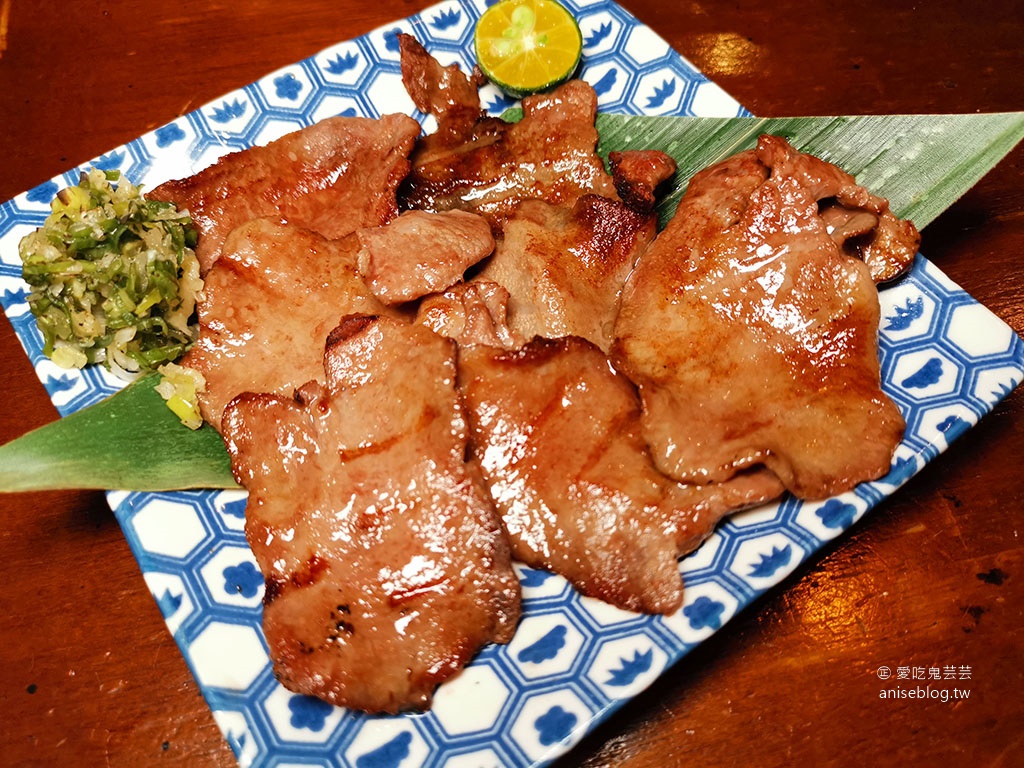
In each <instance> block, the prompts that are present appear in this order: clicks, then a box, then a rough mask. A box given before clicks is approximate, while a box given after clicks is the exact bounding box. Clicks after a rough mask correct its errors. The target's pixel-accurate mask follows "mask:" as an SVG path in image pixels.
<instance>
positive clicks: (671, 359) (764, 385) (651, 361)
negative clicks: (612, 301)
mask: <svg viewBox="0 0 1024 768" xmlns="http://www.w3.org/2000/svg"><path fill="white" fill-rule="evenodd" d="M780 142H782V140H781V139H776V138H773V137H762V139H761V141H760V142H759V146H758V149H757V151H756V152H755V151H750V152H745V153H741V154H739V155H736V156H734V157H732V158H730V159H728V160H726V161H724V162H723V163H721V164H718V165H716V166H713V167H711V168H708V169H705V170H704V171H702V172H701V173H699V174H697V175H696V176H695V177H694V178H693V180H692V181H691V182H690V186H689V188H688V190H687V193H686V195H685V196H684V197H683V199H682V201H681V202H680V205H679V208H678V211H677V213H676V214H675V216H674V218H673V219H672V221H671V222H670V223H669V225H668V226H667V227H666V229H665V231H664V232H662V233H661V235H659V237H658V238H657V240H656V241H655V243H654V244H653V245H652V246H651V248H650V249H648V250H647V252H646V253H645V254H644V255H643V256H642V257H641V259H640V262H639V263H638V265H637V267H636V269H635V270H634V272H633V274H632V275H631V276H630V279H629V281H628V282H627V285H626V288H625V289H624V291H623V298H622V306H621V311H620V314H619V317H618V319H617V322H616V326H615V342H614V345H613V350H612V357H613V359H614V361H615V363H616V365H617V366H618V367H619V369H620V370H622V371H623V372H624V373H625V374H626V375H627V376H629V378H630V379H631V380H633V381H634V382H635V383H636V384H637V385H638V386H639V389H640V393H641V396H642V400H643V408H644V435H645V437H646V439H647V441H648V443H649V444H650V446H651V449H652V452H653V455H654V458H655V462H656V464H657V465H658V467H659V468H660V469H661V470H662V471H663V472H665V473H666V474H668V475H670V476H672V477H674V478H676V479H678V480H680V481H683V482H696V483H706V482H709V481H722V480H725V479H727V478H729V477H731V476H733V474H735V473H736V472H737V471H739V470H742V469H746V468H749V467H752V466H757V465H766V466H767V467H768V468H770V469H771V470H772V471H773V472H775V474H777V475H778V476H779V477H780V478H781V479H782V481H783V482H784V483H785V485H786V487H787V488H788V489H789V490H790V491H792V492H793V493H794V494H796V495H797V496H800V497H803V498H823V497H826V496H830V495H834V494H837V493H840V492H842V491H845V490H848V489H849V488H851V487H852V486H853V485H855V484H856V483H858V482H861V481H863V480H870V479H874V478H876V477H879V476H880V475H883V474H885V473H886V472H887V471H888V469H889V466H890V461H891V459H892V454H893V451H894V449H895V447H896V445H897V444H898V443H899V441H900V438H901V437H902V434H903V429H904V423H903V419H902V418H901V416H900V413H899V411H898V410H897V408H896V406H895V405H894V404H893V403H892V401H891V400H889V398H888V397H887V396H886V395H885V394H884V393H883V392H882V389H881V386H880V381H879V378H880V371H879V359H878V338H877V336H878V320H879V304H878V293H877V291H876V289H875V285H874V282H873V281H872V277H871V274H870V271H869V268H868V267H867V266H866V265H865V264H864V263H863V262H862V261H860V260H859V259H857V258H855V257H853V256H851V255H849V253H848V252H847V251H846V250H845V249H844V248H842V247H841V246H840V245H839V244H837V242H836V241H835V240H834V239H833V238H832V237H831V236H830V232H829V228H828V226H827V224H826V221H825V220H823V218H822V216H821V215H820V214H819V205H818V199H819V196H820V195H832V194H835V197H836V199H837V200H839V201H840V203H842V202H843V201H844V200H846V201H847V202H850V198H851V196H854V195H856V196H858V197H859V198H860V199H861V201H862V202H863V203H864V204H865V205H867V206H868V207H874V208H879V207H882V204H880V203H878V202H877V201H870V200H867V199H866V198H865V197H864V195H866V191H863V190H862V191H858V189H859V188H858V189H854V188H853V187H849V186H842V184H845V181H846V179H845V178H844V177H843V176H842V175H841V172H838V169H835V170H831V166H826V165H825V164H822V162H821V161H820V160H814V161H813V162H812V161H811V160H808V159H806V158H805V157H803V156H800V157H797V156H795V155H794V154H793V153H792V152H790V151H788V150H786V149H785V148H784V147H780ZM787 146H788V145H787ZM776 160H778V161H779V162H778V165H777V166H772V165H768V164H767V163H768V162H774V161H776ZM837 180H838V181H837ZM883 203H884V201H883Z"/></svg>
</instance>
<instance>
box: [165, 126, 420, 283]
mask: <svg viewBox="0 0 1024 768" xmlns="http://www.w3.org/2000/svg"><path fill="white" fill-rule="evenodd" d="M419 132H420V128H419V124H418V123H417V122H416V121H415V120H413V119H412V118H411V117H408V116H407V115H385V116H384V117H382V118H380V119H379V120H371V119H369V118H361V117H331V118H327V119H326V120H321V121H320V122H318V123H315V124H313V125H311V126H309V127H308V128H303V129H301V130H298V131H295V132H293V133H289V134H287V135H285V136H283V137H281V138H280V139H277V140H276V141H272V142H271V143H269V144H267V145H266V146H257V147H251V148H249V149H245V150H242V151H239V152H234V153H232V154H229V155H226V156H224V157H222V158H221V159H220V160H218V161H217V162H216V163H214V164H213V165H211V166H210V167H208V168H206V169H204V170H202V171H200V172H199V173H197V174H195V175H194V176H190V177H188V178H185V179H181V180H177V181H168V182H165V183H164V184H161V185H160V186H158V187H157V188H156V189H154V190H153V191H152V192H151V193H150V194H149V195H148V196H149V197H150V198H151V199H153V200H166V201H168V202H172V203H174V204H175V205H176V206H177V207H178V208H179V209H187V210H188V212H189V213H190V214H191V216H192V220H193V222H194V223H195V225H196V228H197V229H198V230H199V242H198V243H197V245H196V258H197V259H198V260H199V265H200V271H201V273H202V274H203V275H205V274H206V272H207V271H208V270H209V269H210V267H211V266H213V263H214V262H215V261H216V260H217V257H218V256H219V255H220V249H221V246H222V245H223V244H224V239H225V238H226V237H227V235H228V233H229V232H230V231H231V230H232V229H234V228H235V227H237V226H239V225H241V224H244V223H245V222H246V221H248V220H250V219H255V218H258V217H274V218H278V219H281V220H284V221H287V222H290V223H292V224H297V225H300V226H302V227H305V228H306V229H311V230H313V231H314V232H318V233H320V234H321V235H323V236H324V237H327V238H332V239H333V238H338V237H342V236H343V235H347V234H349V233H350V232H354V231H355V230H356V229H358V228H359V227H372V226H377V225H379V224H384V223H386V222H388V221H390V220H391V219H392V218H394V217H395V216H397V215H398V206H397V202H396V198H395V191H396V189H397V187H398V185H399V183H401V181H402V179H403V178H405V175H406V173H407V172H408V170H409V160H408V157H409V153H410V152H411V151H412V147H413V143H414V141H415V139H416V137H417V136H418V135H419Z"/></svg>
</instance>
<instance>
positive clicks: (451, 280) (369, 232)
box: [357, 211, 494, 304]
mask: <svg viewBox="0 0 1024 768" xmlns="http://www.w3.org/2000/svg"><path fill="white" fill-rule="evenodd" d="M357 237H358V238H359V243H360V245H362V250H361V251H360V252H359V272H360V274H362V276H363V278H365V280H366V282H367V284H368V285H369V286H370V290H372V291H373V292H374V294H376V296H377V298H379V299H380V300H381V301H383V302H384V303H385V304H400V303H402V302H406V301H412V300H413V299H418V298H420V297H421V296H426V295H427V294H428V293H436V292H438V291H443V290H445V289H446V288H449V287H451V286H452V285H454V284H455V283H457V282H459V281H461V280H462V275H463V273H465V271H466V270H467V269H468V268H469V267H471V266H472V265H474V264H476V263H477V262H478V261H480V260H481V259H483V258H484V257H486V256H489V255H490V254H491V252H492V251H493V250H494V237H493V236H492V235H491V227H490V225H489V224H488V223H487V221H486V220H485V219H483V218H481V217H480V216H477V215H476V214H473V213H468V212H466V211H445V212H443V213H427V212H425V211H407V212H406V213H403V214H402V215H401V216H399V217H398V218H397V219H394V220H393V221H391V222H390V223H388V224H385V225H383V226H380V227H371V228H367V229H361V230H359V232H358V233H357Z"/></svg>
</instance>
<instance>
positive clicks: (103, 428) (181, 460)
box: [0, 374, 238, 491]
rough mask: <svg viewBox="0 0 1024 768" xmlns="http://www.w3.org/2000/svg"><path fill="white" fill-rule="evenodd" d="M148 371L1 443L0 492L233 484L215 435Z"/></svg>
mask: <svg viewBox="0 0 1024 768" xmlns="http://www.w3.org/2000/svg"><path fill="white" fill-rule="evenodd" d="M159 381H160V376H159V374H148V375H146V376H143V377H141V378H139V379H137V380H136V381H134V382H132V383H131V384H129V385H128V386H127V387H125V388H124V389H122V390H120V391H119V392H117V393H116V394H114V395H111V396H110V397H108V398H106V399H105V400H101V401H100V402H98V403H96V404H95V405H92V406H90V407H88V408H84V409H82V410H81V411H78V412H77V413H73V414H71V415H70V416H66V417H65V418H63V419H60V420H58V421H55V422H53V423H51V424H47V425H45V426H42V427H40V428H39V429H36V430H33V431H32V432H29V433H28V434H26V435H22V436H21V437H19V438H18V439H17V440H12V441H11V442H9V443H7V444H6V445H3V446H0V491H36V490H51V489H57V488H99V489H108V488H109V489H122V490H132V491H166V490H176V489H183V488H237V487H238V486H237V485H236V483H235V480H234V478H233V477H232V475H231V462H230V460H229V458H228V454H227V451H226V450H225V448H224V442H223V441H222V440H221V438H220V435H218V434H217V432H216V431H215V430H214V429H213V428H212V427H210V426H208V425H204V426H203V427H202V428H201V429H198V430H196V431H194V432H193V431H192V430H190V429H188V428H187V427H185V426H183V425H182V423H181V422H180V421H179V420H178V417H177V416H175V415H174V414H173V413H171V411H170V409H169V408H167V406H166V405H165V404H164V400H163V398H162V397H160V395H159V394H158V393H157V392H156V391H154V387H155V386H156V384H157V383H159Z"/></svg>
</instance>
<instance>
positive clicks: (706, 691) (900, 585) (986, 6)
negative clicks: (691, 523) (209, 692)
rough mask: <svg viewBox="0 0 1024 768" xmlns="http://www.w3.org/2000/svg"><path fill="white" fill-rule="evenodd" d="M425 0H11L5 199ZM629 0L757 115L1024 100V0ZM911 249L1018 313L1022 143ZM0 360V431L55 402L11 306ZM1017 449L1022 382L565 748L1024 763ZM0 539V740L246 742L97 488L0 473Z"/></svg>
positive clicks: (42, 415)
mask: <svg viewBox="0 0 1024 768" xmlns="http://www.w3.org/2000/svg"><path fill="white" fill-rule="evenodd" d="M428 4H429V2H427V0H376V1H375V2H373V3H366V2H361V1H358V2H357V0H296V1H290V0H275V2H266V1H265V0H237V1H236V2H232V3H210V2H197V1H196V0H184V1H179V2H171V3H165V4H162V5H157V4H153V3H128V2H95V1H94V0H76V2H74V3H57V2H54V1H53V0H46V1H45V2H42V3H29V2H25V1H24V0H0V143H2V144H0V146H2V149H3V153H2V158H3V164H2V171H0V200H6V199H7V198H9V197H12V196H14V195H15V194H18V193H20V192H22V191H24V190H26V189H28V188H30V187H33V186H35V185H36V184H38V183H40V182H42V181H44V180H46V179H48V178H50V177H51V176H53V175H56V174H57V173H59V172H61V171H63V170H65V169H67V168H68V167H71V166H74V165H77V164H78V163H80V162H83V161H86V160H88V159H89V158H91V157H94V156H97V155H99V154H101V153H103V152H105V151H107V150H109V149H111V148H113V147H115V146H117V145H120V144H122V143H124V142H125V141H127V140H129V139H132V138H134V137H136V136H138V135H139V134H141V133H143V132H144V131H147V130H150V129H152V128H155V127H157V126H159V125H161V124H163V123H165V122H167V121H169V120H171V119H173V118H175V117H176V116H178V115H180V114H182V113H185V112H187V111H189V110H191V109H194V108H196V107H198V106H200V105H201V104H204V103H205V102H207V101H209V100H211V99H213V98H215V97H218V96H220V95H221V94H223V93H225V92H227V91H229V90H231V89H233V88H235V87H239V86H241V85H244V84H246V83H249V82H251V81H253V80H255V79H257V78H259V77H261V76H262V75H264V74H266V73H267V72H269V71H271V70H273V69H275V68H277V67H279V66H281V65H284V64H287V63H290V62H293V61H296V60H298V59H301V58H303V57H305V56H308V55H310V54H312V53H315V52H317V51H319V50H320V49H322V48H324V47H326V46H328V45H330V44H332V43H335V42H337V41H340V40H344V39H348V38H351V37H354V36H356V35H359V34H362V33H364V32H367V31H369V30H371V29H373V28H375V27H377V26H380V25H382V24H385V23H387V22H388V21H390V20H393V19H395V18H399V17H404V16H406V15H409V14H410V13H414V12H416V11H419V10H421V9H422V8H424V7H426V6H427V5H428ZM623 4H624V5H625V6H627V7H628V8H629V9H630V10H631V11H632V12H633V13H635V14H636V15H637V16H638V17H639V18H640V19H641V20H643V21H645V22H646V23H648V24H649V25H651V26H652V27H653V28H654V29H655V30H656V31H657V32H658V33H660V34H661V35H662V36H664V37H665V38H666V39H667V40H668V41H669V43H670V44H671V45H672V46H673V47H674V48H675V49H676V50H678V51H680V52H681V53H682V54H684V55H685V56H687V57H688V58H689V59H690V60H691V61H692V62H693V63H694V64H696V65H697V66H698V67H699V68H700V69H701V70H703V71H704V72H705V73H707V74H708V75H709V76H710V77H712V78H713V79H714V80H716V81H717V82H718V83H719V84H720V85H721V86H723V87H724V88H725V89H726V90H727V91H729V92H730V93H732V94H733V95H734V96H735V97H736V98H737V99H738V100H739V101H740V102H741V103H743V104H744V105H745V106H747V107H748V108H749V109H751V110H752V111H753V112H755V113H756V114H762V115H787V114H855V113H883V112H973V111H982V110H984V111H989V110H1024V88H1022V87H1021V84H1022V79H1021V78H1022V74H1021V73H1022V72H1024V44H1022V41H1024V12H1022V11H1021V7H1020V4H1019V2H1017V1H1016V0H988V2H984V3H971V4H969V5H965V4H963V3H960V2H952V1H951V0H942V1H941V2H932V3H919V4H916V5H915V6H914V7H907V6H908V5H909V4H905V3H893V2H892V0H870V1H869V2H860V3H850V4H842V3H834V2H824V1H823V0H807V1H806V2H803V3H800V4H796V3H791V4H786V3H781V2H771V1H769V2H764V1H763V0H762V2H743V1H742V0H741V1H737V2H729V3H714V2H690V1H689V0H687V1H685V2H678V3H670V2H665V0H624V2H623ZM922 250H923V251H924V253H926V254H927V255H928V256H929V258H930V259H931V260H933V261H934V262H936V263H937V264H938V266H939V267H940V268H941V269H943V270H944V271H945V272H946V273H947V274H948V275H949V276H950V277H951V278H952V279H953V280H955V281H956V282H958V283H960V284H961V285H962V286H964V287H965V288H966V289H967V290H968V291H969V292H970V293H971V294H973V295H974V296H975V297H977V298H978V299H979V300H980V301H981V302H982V303H984V304H985V305H987V306H988V307H989V308H991V309H992V310H993V311H994V312H995V313H996V314H997V315H999V316H1000V317H1002V318H1003V319H1005V320H1006V321H1007V322H1008V323H1009V324H1010V325H1011V326H1012V327H1013V328H1014V329H1015V330H1016V331H1017V332H1018V333H1021V332H1022V331H1024V269H1022V267H1021V259H1022V255H1024V148H1021V147H1019V148H1018V149H1016V150H1015V151H1014V152H1013V153H1012V154H1011V155H1010V156H1009V157H1008V158H1007V159H1006V160H1005V161H1003V162H1002V163H1001V164H1000V165H999V166H998V167H997V168H996V169H995V170H994V171H993V172H992V173H990V174H989V175H988V176H987V177H986V178H985V179H984V180H983V181H982V182H981V183H980V184H978V185H977V186H976V187H975V188H974V189H973V190H972V191H971V192H970V193H968V194H967V195H966V196H965V197H964V198H963V199H962V200H961V201H960V202H958V203H957V204H956V205H954V206H953V207H952V208H951V209H950V210H949V211H947V212H946V213H945V214H944V215H943V216H942V217H941V218H939V219H938V220H937V221H935V222H934V223H933V224H932V225H931V226H929V227H928V228H927V229H926V230H925V231H924V240H923V245H922ZM0 360H3V368H2V382H3V397H2V405H0V441H6V440H9V439H11V438H13V437H16V436H17V435H19V434H21V433H22V432H24V431H26V430H28V429H29V428H31V427H35V426H39V425H41V424H43V423H46V422H48V421H51V420H53V419H54V418H56V412H55V411H54V409H53V407H52V406H51V404H50V402H49V400H48V398H47V396H46V394H45V393H44V391H43V388H42V387H41V386H40V385H39V383H38V381H37V379H36V377H35V374H34V373H33V371H32V369H31V367H30V365H29V363H28V361H27V359H26V358H25V356H24V354H23V353H22V351H21V349H20V347H19V345H18V342H17V340H16V339H15V337H14V334H13V332H12V330H11V327H10V325H9V323H8V322H7V321H6V320H2V321H0ZM1022 456H1024V392H1020V391H1018V392H1015V393H1014V394H1012V395H1011V396H1010V397H1009V398H1008V399H1007V400H1006V401H1005V402H1004V403H1003V404H1002V405H1000V406H999V407H998V408H997V410H996V411H995V413H993V414H992V415H990V416H989V417H988V418H986V419H985V420H984V421H983V422H982V423H981V424H980V425H979V426H978V427H976V428H975V429H972V430H971V431H970V432H969V433H968V434H967V435H966V436H964V437H963V438H962V439H961V440H960V441H959V442H957V443H956V444H955V445H954V446H953V447H952V448H951V450H950V451H949V452H948V453H947V454H946V455H944V456H943V457H941V458H939V459H938V460H937V461H935V462H934V463H933V464H932V465H930V466H929V467H928V468H927V469H925V471H924V472H922V473H921V474H920V475H919V476H918V477H917V478H915V479H914V480H913V481H911V483H910V484H909V485H907V486H906V487H904V488H903V489H901V490H900V491H899V492H898V493H897V494H896V496H895V497H894V498H892V499H891V500H889V501H887V502H886V503H884V504H882V505H881V506H880V507H879V508H877V509H876V510H875V511H873V512H872V513H871V514H870V515H869V516H868V517H867V518H865V519H864V520H863V521H861V522H860V523H859V524H858V525H857V526H856V527H855V528H854V530H852V531H851V532H849V533H848V534H847V535H845V536H843V537H841V538H840V540H839V541H837V542H835V543H833V545H831V546H829V547H828V548H827V549H826V550H825V551H823V552H822V553H820V555H819V556H817V557H815V558H813V559H812V561H811V562H810V563H809V564H807V565H805V566H804V567H802V568H800V569H799V570H798V571H797V572H796V573H795V574H793V575H792V576H791V577H790V578H789V579H788V580H787V581H786V583H785V584H783V585H782V586H781V587H780V588H777V589H775V590H773V591H772V592H771V593H770V595H768V596H767V597H766V598H764V599H762V600H760V601H759V602H757V603H756V604H755V605H754V606H752V607H751V609H749V610H748V611H746V612H745V613H744V614H742V615H740V616H739V617H738V618H737V619H735V620H734V621H733V622H731V623H730V624H729V625H727V627H726V628H725V629H723V630H722V631H721V632H719V633H718V634H717V635H715V637H714V638H713V639H712V640H711V641H709V642H707V643H705V644H704V645H703V646H701V647H700V648H699V649H698V650H697V651H696V652H695V653H693V654H691V655H690V656H688V657H686V658H685V659H684V660H683V661H682V662H681V663H680V664H679V665H678V666H676V667H675V668H674V669H672V670H671V671H669V672H668V673H666V674H665V675H664V676H663V677H662V678H661V679H660V680H659V681H658V682H657V683H656V684H655V685H654V687H653V688H652V689H650V690H648V691H647V692H646V693H644V694H643V695H641V696H640V697H639V698H638V699H636V700H634V701H633V702H631V703H630V704H629V705H627V706H626V707H625V708H624V709H622V710H621V711H620V712H619V713H618V714H617V715H615V716H614V717H613V718H612V719H611V720H610V721H609V722H607V723H606V724H604V725H603V726H601V727H600V728H599V729H598V730H597V731H596V732H595V733H594V734H592V735H591V736H589V737H588V738H586V739H585V740H584V741H583V743H582V744H581V745H579V746H578V747H577V748H576V749H575V750H574V751H573V752H572V753H571V754H570V755H568V756H567V757H566V758H564V759H563V760H562V761H561V762H560V763H559V765H565V766H569V765H583V766H604V765H628V766H652V767H653V766H676V765H701V766H710V765H757V766H775V765H827V764H833V765H841V766H843V765H856V766H881V765H896V764H899V765H929V766H931V765H943V766H958V765H965V766H972V767H975V766H1013V765H1024V695H1022V691H1024V649H1022V645H1024V622H1022V616H1024V542H1022V534H1024V530H1022V529H1024V520H1022V517H1021V511H1022V508H1024V471H1022V469H1021V457H1022ZM0 563H3V565H4V572H5V573H6V574H7V575H6V577H5V578H6V586H5V587H4V588H3V589H2V590H0V617H2V618H0V622H2V623H0V764H4V765H12V766H27V765H38V766H55V765H66V766H72V765H73V766H85V767H86V768H88V767H91V766H149V765H156V764H174V765H187V766H229V765H233V764H234V760H233V756H232V754H231V752H230V750H229V748H228V746H227V744H226V743H225V741H224V740H223V739H222V737H221V735H220V732H219V731H218V729H217V727H216V726H215V724H214V722H213V719H212V717H211V715H210V712H209V710H208V708H207V707H206V705H205V703H204V702H203V700H202V698H201V697H200V695H199V692H198V690H197V687H196V684H195V682H194V681H193V679H192V677H191V675H190V673H189V671H188V669H187V668H186V665H185V662H184V661H183V660H182V657H181V655H180V653H179V652H178V650H177V648H176V646H175V644H174V642H173V641H172V639H171V637H170V635H169V634H168V632H167V630H166V629H165V627H164V623H163V620H162V617H161V615H160V612H159V611H158V609H157V607H156V605H155V604H154V601H153V599H152V598H151V597H150V595H149V593H148V591H147V589H146V587H145V585H144V583H143V581H142V579H141V576H140V572H139V569H138V566H137V565H136V563H135V560H134V559H133V558H132V555H131V553H130V552H129V549H128V546H127V544H126V543H125V540H124V538H123V537H122V535H121V533H120V530H119V528H118V526H117V524H116V522H115V520H114V518H113V515H112V514H111V512H110V511H109V509H108V508H107V506H106V505H105V501H104V498H103V496H102V495H101V494H99V493H92V492H59V493H56V492H55V493H34V494H23V495H16V496H3V495H0ZM881 665H888V666H891V667H894V668H895V667H896V666H898V665H912V666H913V665H919V666H927V667H931V666H936V665H940V666H944V665H957V666H958V667H959V666H961V665H966V666H969V667H970V668H971V680H970V681H969V683H968V682H964V683H962V684H963V685H966V686H968V687H969V689H970V692H971V693H970V698H969V700H966V701H960V702H958V703H957V704H955V705H952V704H943V703H941V702H936V701H918V700H909V699H905V700H901V701H882V700H880V699H879V695H878V692H879V689H880V687H881V685H882V684H881V682H880V681H879V680H878V679H877V677H876V675H875V670H876V669H877V668H878V667H879V666H881Z"/></svg>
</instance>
